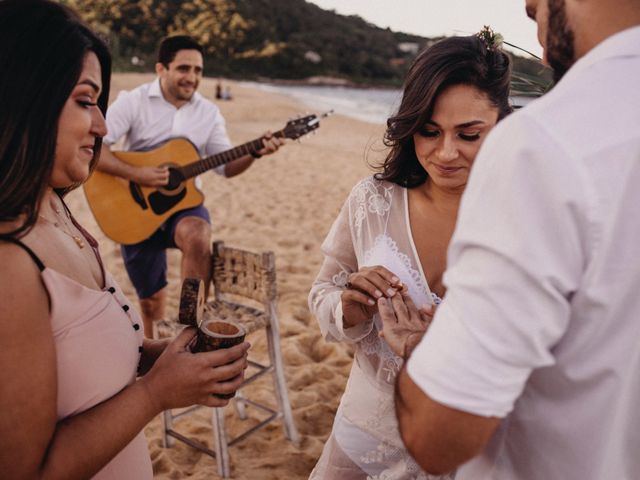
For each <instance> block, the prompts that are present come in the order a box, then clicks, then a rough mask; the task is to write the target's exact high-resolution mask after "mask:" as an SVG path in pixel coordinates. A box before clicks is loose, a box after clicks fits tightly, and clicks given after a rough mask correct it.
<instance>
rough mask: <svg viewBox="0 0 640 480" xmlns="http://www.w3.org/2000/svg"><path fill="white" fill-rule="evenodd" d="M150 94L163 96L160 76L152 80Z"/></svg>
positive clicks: (151, 95) (150, 95)
mask: <svg viewBox="0 0 640 480" xmlns="http://www.w3.org/2000/svg"><path fill="white" fill-rule="evenodd" d="M148 95H149V97H162V90H161V89H160V78H156V79H155V80H154V81H153V82H151V86H149V92H148ZM162 98H164V97H162Z"/></svg>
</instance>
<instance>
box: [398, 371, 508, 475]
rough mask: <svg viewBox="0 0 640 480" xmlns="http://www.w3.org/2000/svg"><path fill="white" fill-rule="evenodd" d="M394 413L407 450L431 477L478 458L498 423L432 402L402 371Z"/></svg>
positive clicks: (491, 419)
mask: <svg viewBox="0 0 640 480" xmlns="http://www.w3.org/2000/svg"><path fill="white" fill-rule="evenodd" d="M396 414H397V416H398V425H399V427H400V434H401V436H402V440H403V442H404V444H405V446H406V447H407V450H409V452H410V453H411V455H412V456H413V458H415V460H416V461H417V462H418V464H420V466H421V467H422V468H423V469H424V470H425V471H426V472H428V473H430V474H433V475H441V474H444V473H448V472H451V471H453V470H454V469H455V468H457V467H458V466H460V465H462V464H463V463H465V462H466V461H468V460H470V459H471V458H472V457H474V456H476V455H478V454H479V453H480V452H481V451H482V450H483V448H484V447H485V446H486V444H487V442H488V441H489V439H490V438H491V435H493V433H494V432H495V430H496V428H497V427H498V424H499V422H500V419H499V418H495V417H481V416H478V415H472V414H470V413H467V412H463V411H461V410H456V409H453V408H450V407H447V406H445V405H442V404H440V403H438V402H436V401H434V400H432V399H431V398H429V396H427V395H425V394H424V392H423V391H422V390H420V388H419V387H418V386H417V385H416V384H415V383H414V382H413V381H412V380H411V378H410V377H409V375H408V374H407V371H406V368H404V369H403V370H402V371H401V372H400V375H399V377H398V382H397V385H396Z"/></svg>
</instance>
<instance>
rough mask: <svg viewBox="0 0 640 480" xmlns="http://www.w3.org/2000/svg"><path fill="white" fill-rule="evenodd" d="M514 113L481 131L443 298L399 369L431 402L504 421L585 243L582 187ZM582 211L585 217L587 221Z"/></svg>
mask: <svg viewBox="0 0 640 480" xmlns="http://www.w3.org/2000/svg"><path fill="white" fill-rule="evenodd" d="M548 128H552V126H549V125H538V124H536V123H535V121H534V120H532V119H530V118H528V117H527V114H526V111H521V112H519V113H517V114H514V115H512V116H511V117H510V118H507V119H506V120H504V121H503V122H501V124H500V125H498V126H497V127H496V128H495V129H494V131H493V132H492V133H491V134H490V136H489V138H488V139H487V140H486V142H485V145H483V147H482V149H481V152H480V154H479V155H478V157H477V159H476V162H475V165H474V166H473V170H472V173H471V177H470V180H469V183H468V185H467V188H466V191H465V193H464V196H463V200H462V204H461V207H460V213H459V217H458V223H457V226H456V230H455V232H454V236H453V238H452V241H451V245H450V248H449V252H448V269H447V271H446V274H445V278H444V280H445V285H446V286H447V294H446V296H445V298H444V301H443V302H442V304H441V305H440V307H439V308H438V310H437V312H436V315H435V318H434V321H433V323H432V325H431V327H430V328H429V330H428V332H427V334H426V335H425V336H424V338H423V340H422V342H421V343H420V344H419V345H418V347H417V348H416V349H415V351H414V352H413V355H412V356H411V358H410V359H409V361H408V367H407V368H408V374H409V376H410V377H411V378H412V380H413V381H414V382H415V383H416V384H417V385H418V386H419V387H420V388H421V389H422V390H423V391H424V392H425V393H426V394H427V395H428V396H429V397H431V398H432V399H434V400H435V401H437V402H439V403H442V404H444V405H447V406H450V407H453V408H456V409H459V410H463V411H467V412H470V413H473V414H477V415H482V416H495V417H504V416H506V415H507V414H508V413H509V412H510V411H511V410H512V408H513V406H514V403H515V401H516V400H517V398H518V396H519V395H520V394H521V392H522V390H523V388H524V385H525V383H526V381H527V379H528V378H529V376H530V375H531V373H532V371H534V370H535V369H538V368H543V367H545V366H548V365H552V364H553V363H554V355H553V348H554V345H555V344H556V343H557V342H558V341H559V340H560V339H561V338H562V336H563V334H564V333H565V331H566V329H567V327H568V323H569V317H570V302H571V296H572V292H574V291H575V290H576V289H577V288H578V285H579V282H580V278H581V274H582V273H583V269H584V268H585V266H586V263H587V259H588V256H589V251H590V248H591V245H590V244H591V242H592V240H593V238H592V233H593V232H591V230H590V221H589V218H585V214H584V212H589V211H590V208H591V206H590V205H588V200H587V198H589V197H588V195H587V193H588V192H590V188H591V187H590V185H589V184H588V180H587V179H586V177H585V178H582V177H580V176H576V175H579V174H577V173H576V172H579V171H580V170H579V169H576V168H575V167H574V165H573V164H574V162H576V160H575V159H573V158H572V157H571V153H570V152H569V151H566V150H565V149H563V147H562V146H561V145H560V144H558V143H557V142H556V141H555V140H554V139H553V136H552V135H549V134H548V131H547V129H548ZM587 216H588V215H587Z"/></svg>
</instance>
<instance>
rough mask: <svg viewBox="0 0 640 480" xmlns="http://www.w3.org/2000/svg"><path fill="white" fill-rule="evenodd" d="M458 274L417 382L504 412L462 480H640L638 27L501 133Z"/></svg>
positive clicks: (461, 236) (474, 407)
mask: <svg viewBox="0 0 640 480" xmlns="http://www.w3.org/2000/svg"><path fill="white" fill-rule="evenodd" d="M448 265H449V268H448V270H447V273H446V276H445V282H446V285H447V287H448V290H447V294H446V296H445V299H444V301H443V303H442V304H441V306H440V307H439V309H438V311H437V313H436V316H435V319H434V322H433V324H432V326H431V327H430V329H429V331H428V333H427V334H426V335H425V337H424V339H423V341H422V342H421V343H420V345H419V346H418V347H417V348H416V350H415V351H414V353H413V355H412V357H411V358H410V360H409V362H408V373H409V375H410V377H411V378H412V379H413V381H414V382H415V383H416V384H417V385H418V386H419V387H420V388H421V389H422V390H423V391H424V392H425V393H426V394H427V395H428V396H429V397H431V398H433V399H434V400H436V401H437V402H439V403H442V404H444V405H448V406H450V407H453V408H456V409H459V410H463V411H466V412H471V413H473V414H477V415H482V416H496V417H505V418H504V420H503V421H502V423H501V425H500V428H499V430H498V432H497V433H496V435H494V437H493V438H492V440H491V442H490V444H489V446H488V447H487V449H486V450H485V452H484V453H483V454H482V455H480V456H479V457H476V458H475V459H473V460H471V461H470V462H468V463H467V464H465V465H464V466H462V467H461V469H460V470H459V472H458V475H457V476H456V479H457V480H464V479H473V480H482V479H505V480H506V479H508V480H519V479H526V480H533V479H540V480H604V479H616V480H636V479H638V478H640V27H636V28H633V29H629V30H626V31H624V32H621V33H618V34H616V35H614V36H612V37H610V38H609V39H607V40H605V41H604V42H602V43H601V44H600V45H598V46H597V47H596V48H594V49H593V50H591V51H590V52H589V53H588V54H587V55H585V56H584V57H583V58H582V59H580V60H579V61H578V62H577V63H576V64H575V65H574V66H573V68H571V70H570V71H569V72H568V73H567V74H566V76H565V78H564V79H563V80H562V81H561V82H559V84H558V85H557V86H556V87H555V88H554V89H553V91H552V92H550V93H549V94H547V95H546V96H545V97H543V98H542V99H540V100H538V101H536V102H533V103H532V104H531V105H529V106H527V107H526V108H525V109H523V111H520V112H518V113H516V114H514V115H512V116H511V117H509V118H507V119H506V120H504V121H503V122H502V123H501V124H500V125H498V126H497V127H496V128H495V129H494V131H493V132H492V133H491V134H490V135H489V138H488V139H487V141H486V143H485V145H483V147H482V149H481V152H480V154H479V156H478V158H477V160H476V164H475V165H474V167H473V171H472V173H471V178H470V181H469V184H468V186H467V190H466V192H465V194H464V197H463V200H462V205H461V208H460V214H459V221H458V224H457V228H456V231H455V233H454V237H453V240H452V243H451V246H450V249H449V257H448Z"/></svg>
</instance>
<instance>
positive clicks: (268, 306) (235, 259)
mask: <svg viewBox="0 0 640 480" xmlns="http://www.w3.org/2000/svg"><path fill="white" fill-rule="evenodd" d="M212 262H213V265H212V269H213V286H214V289H215V290H214V293H215V299H214V300H213V301H211V302H209V303H207V305H206V307H205V320H207V319H209V318H221V319H232V320H234V321H236V322H238V323H240V324H242V326H243V327H244V328H245V330H246V331H247V335H248V334H250V333H251V332H254V331H256V330H264V332H265V334H266V338H267V345H268V354H269V363H268V364H267V365H263V364H261V363H258V362H255V361H253V360H251V359H249V365H250V367H249V368H250V369H251V370H252V371H254V372H255V373H253V374H251V375H249V376H247V377H246V378H245V380H244V382H243V384H242V386H241V387H240V389H239V390H238V392H237V393H236V396H235V398H234V399H233V400H232V402H233V403H234V406H235V408H236V412H237V414H238V416H239V417H240V418H241V419H243V420H244V419H246V418H247V415H246V408H247V406H253V407H255V408H257V409H259V410H261V411H263V412H265V413H267V414H268V417H267V418H266V419H264V420H262V421H261V422H259V423H258V424H257V425H255V426H253V427H251V428H249V429H247V430H246V431H245V432H243V433H242V434H240V435H238V436H237V437H235V438H233V439H227V435H226V432H225V428H224V409H223V408H213V409H212V424H213V430H214V437H215V451H212V450H210V449H208V448H206V446H204V445H202V444H200V443H198V442H195V441H193V440H191V439H189V438H187V437H185V436H183V435H181V434H180V433H178V432H176V431H175V430H174V429H173V421H174V420H175V419H176V418H178V417H180V416H183V415H186V414H188V413H190V412H192V411H193V410H194V408H192V409H186V410H184V411H181V412H179V413H174V412H172V411H170V410H169V411H166V412H165V413H164V445H165V447H169V446H171V445H172V443H173V439H174V438H177V439H179V440H181V441H183V442H185V443H187V444H188V445H190V446H192V447H194V448H197V449H198V450H200V451H202V452H204V453H206V454H207V455H210V456H212V457H215V458H216V460H217V463H218V473H219V474H220V476H221V477H223V478H229V476H230V470H231V469H230V461H229V447H230V446H232V445H234V444H236V443H238V442H240V441H241V440H243V439H245V438H246V437H247V436H249V435H251V434H252V433H254V432H255V431H256V430H258V429H260V428H262V427H263V426H265V425H267V424H268V423H270V422H272V421H274V420H279V419H282V421H283V424H284V429H285V435H286V436H287V438H288V439H289V440H290V441H292V442H294V443H295V444H297V443H298V442H299V435H298V431H297V430H296V427H295V424H294V422H293V414H292V413H291V405H290V403H289V394H288V392H287V385H286V383H285V377H284V367H283V362H282V356H281V353H280V332H279V326H278V317H277V314H276V300H277V290H276V268H275V256H274V254H273V252H264V253H260V254H259V253H253V252H250V251H247V250H241V249H238V248H229V247H226V246H225V245H224V243H223V242H221V241H217V242H214V243H213V258H212ZM247 372H249V370H247ZM265 374H271V376H272V378H273V383H274V396H275V403H276V406H275V408H274V407H272V406H268V405H265V404H263V403H260V402H257V401H254V400H251V399H249V398H247V397H246V396H245V395H243V392H242V391H241V389H242V388H243V387H244V386H246V385H248V384H249V383H251V382H254V381H255V380H257V379H258V378H260V377H262V376H263V375H265ZM195 408H198V407H195ZM172 437H173V438H172Z"/></svg>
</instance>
